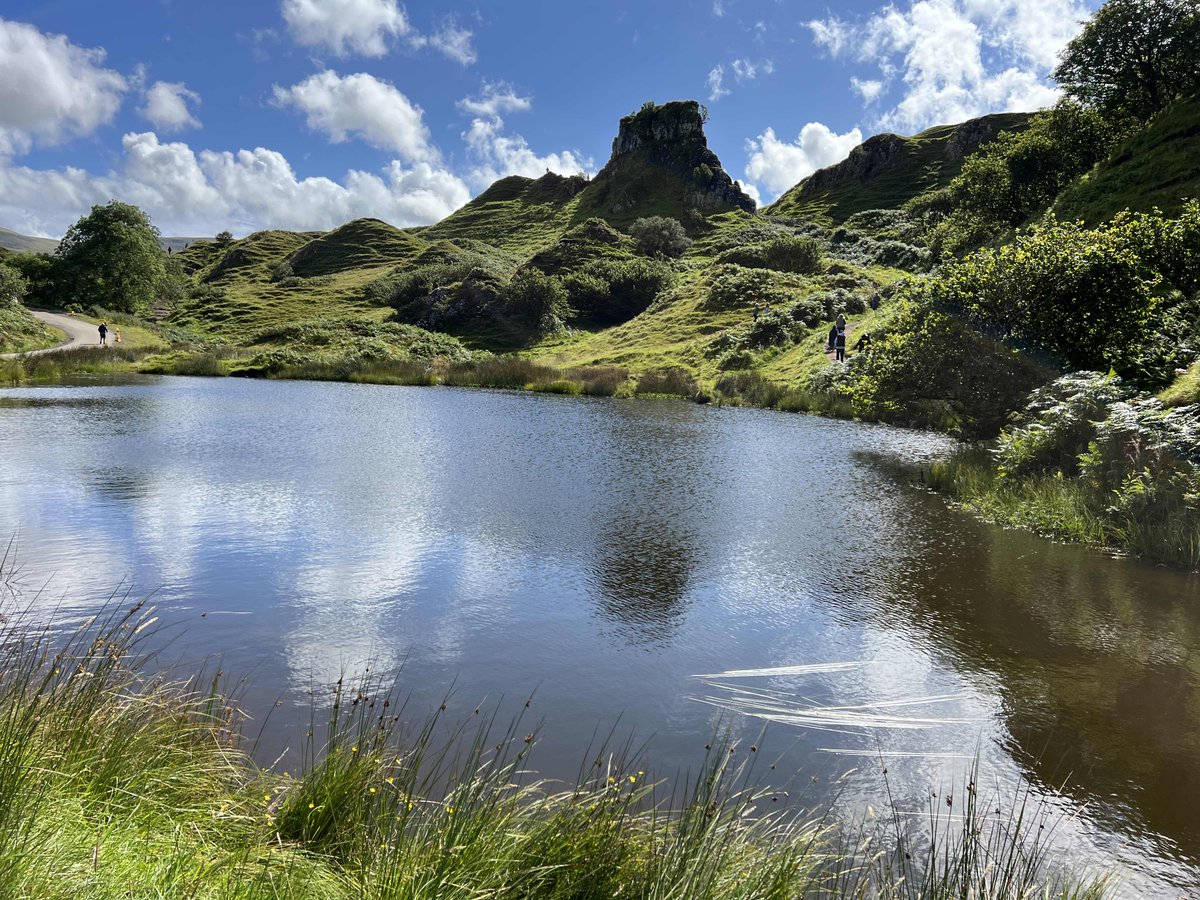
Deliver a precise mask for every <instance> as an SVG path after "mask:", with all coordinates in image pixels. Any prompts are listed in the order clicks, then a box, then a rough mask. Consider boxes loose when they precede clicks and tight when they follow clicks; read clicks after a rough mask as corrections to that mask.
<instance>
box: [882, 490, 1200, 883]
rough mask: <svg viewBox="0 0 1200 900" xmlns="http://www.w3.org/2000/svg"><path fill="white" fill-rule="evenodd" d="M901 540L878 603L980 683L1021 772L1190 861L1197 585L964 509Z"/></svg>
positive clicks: (1197, 785)
mask: <svg viewBox="0 0 1200 900" xmlns="http://www.w3.org/2000/svg"><path fill="white" fill-rule="evenodd" d="M931 502H937V501H936V500H932V499H931ZM921 521H922V522H924V523H927V524H926V525H925V527H930V526H931V525H934V524H935V523H936V522H937V521H938V516H936V515H933V516H930V517H928V518H922V520H921ZM914 526H915V527H919V526H918V523H916V522H914ZM950 544H952V545H953V546H952V547H950V546H949V545H950ZM909 553H910V554H911V555H909V556H908V558H907V559H906V560H905V561H904V563H903V564H902V567H901V570H900V571H899V572H898V573H897V574H896V575H894V576H892V579H893V582H892V586H891V590H890V593H891V594H892V596H891V597H889V598H888V601H887V608H886V609H881V610H880V611H879V615H880V616H881V617H882V618H884V619H886V620H887V621H896V620H897V617H899V619H900V620H902V621H904V620H907V621H909V622H911V625H912V626H913V627H914V628H915V629H916V630H917V631H919V632H923V633H924V635H926V636H927V639H928V641H929V642H930V643H932V644H933V645H934V646H935V647H937V648H939V649H942V650H944V651H946V652H948V653H950V654H951V655H952V657H953V660H952V662H951V664H952V665H953V666H954V667H956V668H960V669H961V670H963V671H964V672H975V673H977V674H982V675H984V676H988V677H989V679H990V680H993V681H994V685H993V690H996V691H997V692H998V694H999V696H1000V698H1001V700H1002V706H1001V713H1000V714H1001V716H1002V717H1003V719H1004V723H1005V725H1006V727H1007V729H1008V731H1009V734H1010V735H1011V739H1010V741H1009V744H1010V746H1009V748H1008V749H1009V750H1010V751H1011V752H1012V753H1013V755H1014V756H1015V758H1016V759H1017V760H1018V761H1019V762H1020V763H1021V764H1022V765H1023V766H1024V767H1025V768H1026V769H1027V770H1028V771H1029V772H1030V774H1031V776H1032V777H1033V778H1034V779H1035V780H1037V781H1039V782H1041V783H1042V784H1043V785H1045V786H1046V787H1047V788H1051V789H1058V788H1064V789H1065V790H1066V791H1067V792H1068V793H1070V794H1072V795H1074V796H1076V797H1078V798H1079V799H1081V800H1084V801H1087V802H1089V803H1091V804H1093V807H1092V808H1093V812H1094V814H1095V815H1096V816H1097V817H1098V818H1101V819H1108V820H1109V821H1110V824H1112V825H1113V826H1114V827H1116V828H1120V827H1121V825H1122V823H1124V822H1127V821H1128V820H1129V819H1134V820H1136V819H1139V818H1140V819H1142V820H1143V821H1144V822H1145V824H1146V826H1147V827H1148V828H1150V829H1152V830H1153V831H1157V832H1160V833H1162V834H1163V835H1165V836H1167V837H1168V838H1169V839H1171V840H1174V841H1176V842H1178V844H1179V845H1180V848H1181V849H1182V850H1183V852H1185V853H1186V854H1188V855H1189V856H1190V857H1192V858H1193V859H1200V820H1197V817H1196V814H1195V799H1196V797H1197V796H1200V582H1197V581H1196V580H1194V579H1190V580H1189V579H1186V578H1184V577H1182V576H1180V575H1179V573H1177V572H1172V571H1168V570H1164V569H1160V568H1155V567H1151V566H1148V565H1144V564H1140V563H1137V562H1133V561H1128V560H1108V559H1105V558H1104V557H1103V556H1102V555H1100V554H1099V553H1096V552H1094V551H1089V550H1086V549H1083V548H1079V547H1066V546H1059V545H1055V544H1051V543H1049V542H1047V541H1044V540H1041V539H1039V538H1035V537H1033V536H1030V535H1027V534H1022V533H1016V532H1004V531H1000V530H998V529H992V528H986V527H984V526H981V525H977V524H974V523H970V522H966V523H964V525H963V526H961V527H960V528H959V529H958V530H957V531H956V532H955V533H953V534H952V535H950V536H947V535H941V534H933V533H932V532H930V533H915V534H913V535H912V540H911V544H910V549H909ZM1050 747H1052V748H1053V750H1048V749H1047V748H1050Z"/></svg>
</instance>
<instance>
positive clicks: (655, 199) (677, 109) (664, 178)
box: [579, 100, 755, 222]
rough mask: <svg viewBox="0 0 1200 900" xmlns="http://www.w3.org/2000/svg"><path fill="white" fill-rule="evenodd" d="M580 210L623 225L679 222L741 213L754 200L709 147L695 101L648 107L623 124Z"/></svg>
mask: <svg viewBox="0 0 1200 900" xmlns="http://www.w3.org/2000/svg"><path fill="white" fill-rule="evenodd" d="M579 206H580V211H581V213H583V214H584V215H585V216H587V215H595V216H599V217H601V218H604V219H608V220H609V221H616V222H623V221H628V220H632V219H635V218H638V217H639V216H648V215H669V216H674V217H676V218H683V217H684V216H685V214H686V213H687V211H688V210H690V209H697V210H699V211H700V212H701V213H704V214H705V215H709V214H712V213H719V212H727V211H729V210H733V209H741V210H745V211H746V212H753V211H754V208H755V204H754V201H753V200H752V199H751V198H750V197H749V196H748V195H747V194H746V193H745V192H744V191H743V190H742V189H741V187H740V186H739V185H738V184H737V182H735V181H734V180H733V179H732V178H730V177H729V175H728V173H726V172H725V170H724V169H723V168H722V167H721V160H720V159H718V158H717V155H716V154H715V153H713V152H712V150H710V149H709V148H708V140H707V139H706V138H705V136H704V115H703V114H702V112H701V109H700V104H699V103H697V102H696V101H695V100H680V101H674V102H671V103H664V104H663V105H662V106H655V105H653V104H649V103H648V104H646V105H645V106H644V107H642V109H640V110H639V111H638V112H636V113H634V114H633V115H630V116H626V117H625V118H623V119H622V120H621V123H620V127H619V130H618V132H617V137H616V139H615V140H614V141H613V147H612V157H611V158H610V159H609V161H608V163H607V165H605V166H604V168H603V169H601V170H600V172H599V173H598V174H597V175H596V177H595V179H593V180H592V183H591V184H590V185H588V187H587V189H586V190H585V191H584V192H583V195H582V196H581V197H580V204H579Z"/></svg>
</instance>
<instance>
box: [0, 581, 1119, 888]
mask: <svg viewBox="0 0 1200 900" xmlns="http://www.w3.org/2000/svg"><path fill="white" fill-rule="evenodd" d="M3 587H4V585H3V578H2V574H0V589H2V588H3ZM8 612H9V614H8V615H7V616H6V617H5V618H4V620H3V626H2V630H3V634H2V638H3V640H2V641H0V673H3V674H2V675H0V895H3V896H10V897H24V898H75V897H88V898H108V897H123V898H129V897H135V898H142V897H145V898H150V897H156V898H157V897H196V898H223V900H225V898H242V897H246V898H249V897H272V898H290V897H295V898H352V897H353V898H443V897H454V898H460V897H461V898H467V897H470V898H478V897H489V898H584V897H587V898H608V897H618V896H619V897H635V898H689V900H692V898H749V897H755V898H780V900H784V898H789V900H790V898H796V897H865V896H880V897H895V898H908V897H931V896H944V897H949V896H987V897H1006V898H1007V897H1011V898H1017V897H1030V896H1035V895H1036V896H1039V897H1042V896H1046V897H1099V896H1101V893H1102V891H1101V886H1100V885H1096V884H1083V883H1081V882H1077V881H1071V880H1068V879H1065V878H1063V877H1061V876H1060V875H1056V874H1054V872H1056V871H1057V868H1055V867H1052V866H1051V863H1052V860H1051V859H1050V858H1049V851H1048V846H1049V844H1048V835H1049V834H1050V831H1051V830H1052V827H1051V826H1052V825H1053V823H1047V822H1046V821H1045V820H1042V819H1040V818H1039V817H1037V816H1034V815H1032V814H1031V812H1030V811H1029V810H1027V809H1025V808H1024V807H1023V806H1022V805H1021V804H1020V802H1019V801H1018V805H1017V806H1016V807H1015V808H1014V809H1013V811H1012V813H1011V814H1009V815H1007V816H999V817H997V816H995V815H993V814H992V808H993V806H994V802H993V801H992V800H991V799H990V798H989V799H986V800H984V799H982V798H978V797H977V796H976V789H975V787H974V781H972V783H971V784H970V785H968V786H966V788H965V790H964V791H963V793H962V796H963V797H964V798H965V800H964V808H963V809H962V810H961V814H962V816H963V817H965V826H964V827H959V825H958V824H957V822H952V821H951V819H952V818H953V817H950V816H949V815H948V814H943V813H941V812H939V810H940V807H941V804H940V802H939V803H938V804H937V806H934V807H932V810H933V811H932V812H931V814H930V819H929V827H930V832H929V833H928V834H926V835H925V836H924V837H909V836H904V835H907V834H908V832H907V829H901V827H900V826H899V824H898V823H899V821H900V816H899V815H897V816H896V817H895V819H894V822H895V823H896V825H895V828H894V829H893V827H892V824H891V822H890V821H889V818H888V817H886V816H885V817H884V818H883V819H881V820H877V824H876V825H875V826H874V827H872V828H865V827H864V828H860V829H850V831H849V832H847V831H845V830H839V829H838V828H837V827H835V826H834V825H833V824H832V823H833V821H834V818H833V817H827V818H826V823H818V822H813V821H811V820H809V819H806V818H804V817H803V816H800V815H797V812H796V811H795V810H791V809H787V808H785V807H786V805H787V804H786V800H787V797H786V795H785V794H782V793H781V792H774V791H771V790H769V789H766V788H763V789H761V790H760V789H757V788H756V787H755V785H756V776H755V772H754V766H753V763H754V761H755V760H756V759H757V756H756V755H755V754H754V753H753V752H752V751H753V750H754V749H755V748H750V752H748V751H747V748H745V747H738V746H736V745H733V744H723V743H721V742H718V741H714V742H713V743H712V744H711V745H710V751H709V753H708V756H707V760H706V762H705V764H704V765H703V766H702V768H701V769H700V770H699V772H698V773H696V774H695V776H694V777H692V778H691V779H685V780H684V781H682V782H681V783H680V784H679V785H678V786H677V787H676V788H675V789H673V790H668V789H666V788H665V787H664V785H663V783H662V782H658V781H656V780H655V778H654V777H653V775H651V774H647V772H646V771H645V770H646V769H648V768H649V765H648V764H646V763H645V761H642V760H638V759H637V758H636V757H633V756H630V755H628V754H622V753H621V752H613V751H610V750H609V749H606V748H603V747H592V748H589V749H584V748H581V754H582V756H581V758H582V759H583V763H582V765H581V769H580V775H579V777H578V779H577V780H576V782H575V783H574V784H562V783H551V782H547V781H543V780H539V779H537V778H536V776H535V775H533V774H531V770H530V754H531V753H533V752H534V750H535V748H536V744H537V741H538V736H537V730H536V729H532V730H531V729H529V728H528V727H527V726H526V725H524V724H522V723H521V722H520V721H519V720H516V721H513V722H511V723H507V724H505V723H503V722H501V721H499V720H498V719H497V718H496V717H494V716H491V717H489V716H488V715H487V714H486V713H484V712H481V711H478V710H477V711H476V712H475V713H474V714H470V713H468V714H467V718H466V720H465V721H464V722H462V723H461V724H458V725H452V724H450V723H448V722H447V721H442V720H443V719H445V716H446V715H447V714H443V713H441V712H435V713H434V714H433V715H432V716H430V717H428V718H424V719H422V718H420V717H417V718H415V719H413V718H410V716H409V714H408V711H407V707H406V705H405V704H404V703H402V702H399V701H398V697H397V694H396V692H395V690H394V689H392V688H390V687H389V686H388V685H387V684H385V683H382V682H381V681H379V680H378V679H377V678H366V679H364V680H362V681H359V682H355V683H353V684H352V683H350V681H349V680H346V681H345V682H343V681H339V682H338V683H337V684H336V685H334V686H332V687H331V690H330V691H329V692H327V693H325V692H321V691H318V692H317V693H318V694H319V695H323V696H328V697H329V701H328V703H325V702H322V701H314V713H313V720H312V725H311V727H310V731H309V737H308V740H307V742H306V743H305V745H304V747H303V748H301V752H300V753H298V754H297V755H298V757H299V760H298V764H297V765H296V766H295V767H294V769H293V770H289V771H278V770H277V769H276V768H273V767H262V766H260V765H259V764H257V763H256V762H255V761H254V759H253V758H252V756H251V754H250V753H249V752H248V747H247V743H246V741H245V740H244V739H243V738H242V736H241V731H240V725H241V715H240V713H239V712H238V710H237V708H236V705H235V704H234V703H233V702H231V701H230V699H229V698H228V697H226V696H224V695H223V694H222V693H221V690H220V689H221V684H222V682H221V680H220V674H219V673H217V674H216V675H213V674H212V673H206V672H202V673H199V674H197V675H195V676H194V677H190V678H185V679H179V680H173V679H172V678H171V677H169V676H165V675H162V674H155V673H154V672H153V664H154V654H153V652H152V651H151V649H150V648H151V646H152V645H153V644H155V643H156V642H157V639H156V637H155V634H154V628H155V622H156V618H155V615H154V612H153V611H152V610H151V609H149V608H146V607H144V606H143V605H142V604H141V603H136V604H134V605H132V606H130V607H125V606H122V607H116V606H113V607H110V608H109V609H107V610H105V611H103V612H101V613H100V614H99V615H97V616H95V617H93V618H92V619H90V620H89V621H88V622H87V623H86V624H85V625H83V626H82V627H80V628H78V629H77V630H74V631H71V632H65V631H62V630H58V629H53V628H50V627H47V626H46V625H45V624H44V623H43V622H41V621H39V620H38V619H37V618H36V617H34V616H33V615H31V614H30V613H28V612H26V613H24V614H22V613H19V612H13V611H12V609H11V606H10V607H9V609H8ZM443 709H445V707H444V706H443ZM779 800H783V801H785V802H784V803H778V802H777V801H779ZM958 812H959V811H958V810H956V814H957V813H958ZM985 813H986V814H985ZM1042 826H1046V827H1045V828H1043V827H1042Z"/></svg>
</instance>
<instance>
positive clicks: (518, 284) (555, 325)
mask: <svg viewBox="0 0 1200 900" xmlns="http://www.w3.org/2000/svg"><path fill="white" fill-rule="evenodd" d="M504 311H505V313H506V314H507V315H508V316H510V317H512V318H514V319H516V320H517V321H519V322H521V323H523V324H524V325H525V326H526V327H528V328H531V329H533V330H535V331H537V332H538V333H540V334H549V333H552V332H555V331H559V330H561V329H562V328H563V323H564V322H565V321H566V320H567V318H568V317H569V316H570V307H569V306H568V305H567V292H566V290H565V289H564V288H563V284H562V281H561V280H560V279H559V278H558V277H557V276H554V275H543V274H542V272H541V271H540V270H538V269H534V268H526V269H522V270H521V271H519V272H518V273H517V274H516V275H514V276H513V279H512V281H510V282H509V284H508V286H507V287H506V288H505V289H504Z"/></svg>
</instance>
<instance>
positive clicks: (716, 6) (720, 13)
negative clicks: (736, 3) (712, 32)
mask: <svg viewBox="0 0 1200 900" xmlns="http://www.w3.org/2000/svg"><path fill="white" fill-rule="evenodd" d="M727 3H728V0H713V5H712V11H713V15H714V16H716V17H717V18H718V19H720V18H722V17H724V15H725V13H726V12H728V10H729V8H728V5H727Z"/></svg>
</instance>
